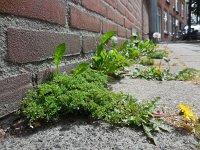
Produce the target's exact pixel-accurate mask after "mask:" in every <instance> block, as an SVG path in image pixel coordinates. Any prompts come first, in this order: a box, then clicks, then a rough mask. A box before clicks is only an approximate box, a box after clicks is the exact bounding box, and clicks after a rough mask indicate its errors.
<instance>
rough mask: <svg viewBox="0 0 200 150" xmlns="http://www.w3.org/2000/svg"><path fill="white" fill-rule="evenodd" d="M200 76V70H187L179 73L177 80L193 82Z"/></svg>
mask: <svg viewBox="0 0 200 150" xmlns="http://www.w3.org/2000/svg"><path fill="white" fill-rule="evenodd" d="M198 75H200V72H199V70H197V69H194V68H186V69H183V70H181V71H179V73H178V75H177V76H176V79H177V80H184V81H187V80H192V79H194V78H195V77H198Z"/></svg>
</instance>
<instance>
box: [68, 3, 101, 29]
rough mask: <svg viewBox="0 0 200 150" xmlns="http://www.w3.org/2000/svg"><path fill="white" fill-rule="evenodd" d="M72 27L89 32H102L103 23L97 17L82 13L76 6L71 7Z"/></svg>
mask: <svg viewBox="0 0 200 150" xmlns="http://www.w3.org/2000/svg"><path fill="white" fill-rule="evenodd" d="M70 17H71V18H70V26H71V27H73V28H77V29H83V30H87V31H93V32H100V30H101V22H100V20H99V19H98V18H96V17H95V16H92V15H90V14H88V13H85V12H82V11H80V10H79V9H77V8H76V7H74V6H70Z"/></svg>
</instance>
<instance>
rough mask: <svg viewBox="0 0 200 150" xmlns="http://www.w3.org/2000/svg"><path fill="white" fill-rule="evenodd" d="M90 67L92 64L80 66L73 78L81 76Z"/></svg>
mask: <svg viewBox="0 0 200 150" xmlns="http://www.w3.org/2000/svg"><path fill="white" fill-rule="evenodd" d="M89 66H90V63H87V62H86V63H82V64H80V65H79V66H78V67H77V68H76V69H75V70H74V72H73V76H76V75H78V74H81V73H82V72H84V71H85V70H87V69H88V68H89Z"/></svg>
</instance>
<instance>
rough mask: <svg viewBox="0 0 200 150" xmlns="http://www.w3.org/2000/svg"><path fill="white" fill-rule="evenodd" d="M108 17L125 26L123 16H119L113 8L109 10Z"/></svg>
mask: <svg viewBox="0 0 200 150" xmlns="http://www.w3.org/2000/svg"><path fill="white" fill-rule="evenodd" d="M107 17H108V18H109V19H111V20H112V21H114V22H116V23H117V24H119V25H122V26H123V25H124V18H123V16H122V15H121V14H119V13H118V12H117V11H116V10H114V9H113V8H112V7H108V8H107Z"/></svg>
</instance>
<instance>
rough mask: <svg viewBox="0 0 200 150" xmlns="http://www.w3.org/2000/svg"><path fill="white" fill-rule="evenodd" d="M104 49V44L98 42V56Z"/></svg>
mask: <svg viewBox="0 0 200 150" xmlns="http://www.w3.org/2000/svg"><path fill="white" fill-rule="evenodd" d="M103 49H104V47H103V44H98V45H97V51H96V53H97V56H99V55H100V53H101V51H102V50H103Z"/></svg>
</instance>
